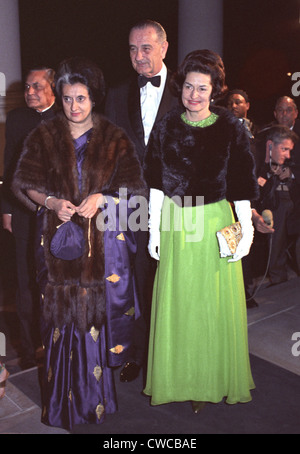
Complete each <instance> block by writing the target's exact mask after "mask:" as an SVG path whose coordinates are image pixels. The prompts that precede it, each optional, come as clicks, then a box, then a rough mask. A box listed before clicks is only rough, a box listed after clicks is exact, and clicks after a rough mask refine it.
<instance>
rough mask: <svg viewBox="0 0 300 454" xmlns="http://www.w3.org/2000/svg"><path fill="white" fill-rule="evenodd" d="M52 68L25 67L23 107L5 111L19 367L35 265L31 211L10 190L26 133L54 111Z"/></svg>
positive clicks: (29, 338)
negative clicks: (14, 260)
mask: <svg viewBox="0 0 300 454" xmlns="http://www.w3.org/2000/svg"><path fill="white" fill-rule="evenodd" d="M53 79H54V71H53V70H52V69H49V68H45V67H43V68H37V69H32V70H30V71H29V73H28V75H27V77H26V82H25V90H24V97H25V102H26V107H21V108H18V109H14V110H12V111H11V112H9V113H8V115H7V120H6V144H5V150H4V194H3V199H2V206H1V212H2V225H3V228H4V229H6V230H8V231H9V232H11V233H12V234H13V236H14V239H15V250H16V272H17V295H16V308H17V314H18V318H19V321H20V330H21V332H20V339H21V367H22V368H23V369H28V368H30V367H33V366H35V364H36V362H35V349H36V347H35V342H34V340H33V332H34V330H33V326H32V324H33V321H34V315H35V314H34V312H35V311H34V295H35V291H34V290H35V269H34V255H33V246H34V244H33V242H34V237H33V228H34V225H33V224H34V219H35V215H34V214H33V213H31V212H29V210H28V209H26V208H25V207H24V206H23V205H21V204H20V203H19V202H18V201H17V200H16V199H15V198H14V196H13V194H12V193H11V191H10V189H9V188H10V183H11V179H12V175H13V172H14V169H15V166H16V163H17V160H18V157H19V155H20V152H21V150H22V146H23V143H24V140H25V138H26V137H27V135H28V134H29V133H30V132H31V131H32V130H33V129H34V128H36V127H37V126H38V124H39V123H40V122H41V121H42V120H47V119H50V118H52V117H53V116H54V114H55V107H54V102H55V98H54V94H53V91H52V82H53Z"/></svg>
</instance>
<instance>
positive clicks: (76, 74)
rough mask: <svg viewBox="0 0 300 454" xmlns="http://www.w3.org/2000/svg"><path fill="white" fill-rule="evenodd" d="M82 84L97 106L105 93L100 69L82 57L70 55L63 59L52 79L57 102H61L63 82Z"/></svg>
mask: <svg viewBox="0 0 300 454" xmlns="http://www.w3.org/2000/svg"><path fill="white" fill-rule="evenodd" d="M76 83H80V84H83V85H85V86H86V87H87V89H88V92H89V96H90V98H91V101H92V102H93V103H95V104H96V105H97V106H99V105H100V104H101V102H102V101H103V98H104V95H105V83H104V77H103V73H102V71H101V69H100V68H99V67H98V66H97V65H96V64H95V63H94V62H92V61H90V60H88V59H86V58H84V57H71V58H68V59H66V60H63V61H62V62H61V63H60V64H59V67H58V69H57V72H56V75H55V79H54V93H55V95H56V100H57V102H58V103H59V104H61V103H62V88H63V85H64V84H70V85H74V84H76Z"/></svg>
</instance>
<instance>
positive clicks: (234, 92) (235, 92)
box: [227, 88, 249, 102]
mask: <svg viewBox="0 0 300 454" xmlns="http://www.w3.org/2000/svg"><path fill="white" fill-rule="evenodd" d="M231 95H241V96H242V97H243V98H244V100H245V101H246V102H249V96H248V94H247V93H246V92H245V91H244V90H241V89H240V88H234V89H233V90H230V91H229V92H228V93H227V101H228V99H229V96H231Z"/></svg>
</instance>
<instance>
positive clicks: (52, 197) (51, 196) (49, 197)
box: [44, 195, 56, 210]
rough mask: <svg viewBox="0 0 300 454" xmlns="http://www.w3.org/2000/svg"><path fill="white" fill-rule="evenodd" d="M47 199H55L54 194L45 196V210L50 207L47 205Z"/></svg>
mask: <svg viewBox="0 0 300 454" xmlns="http://www.w3.org/2000/svg"><path fill="white" fill-rule="evenodd" d="M49 199H56V197H55V195H48V197H46V199H45V202H44V205H45V207H46V208H47V210H50V208H49V207H48V205H47V202H48V200H49Z"/></svg>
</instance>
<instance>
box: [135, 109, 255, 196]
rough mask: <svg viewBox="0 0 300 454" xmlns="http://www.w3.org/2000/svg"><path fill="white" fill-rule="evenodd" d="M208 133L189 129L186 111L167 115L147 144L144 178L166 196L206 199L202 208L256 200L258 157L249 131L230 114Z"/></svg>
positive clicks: (221, 117)
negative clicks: (254, 153)
mask: <svg viewBox="0 0 300 454" xmlns="http://www.w3.org/2000/svg"><path fill="white" fill-rule="evenodd" d="M211 110H212V111H213V112H215V113H216V114H217V115H218V119H217V121H216V122H215V123H214V124H212V125H210V126H207V127H205V128H200V127H194V126H190V125H188V124H186V123H185V122H184V121H183V120H182V119H181V118H180V115H181V113H182V109H175V110H172V111H170V112H169V113H167V114H166V115H165V116H164V118H163V119H162V120H161V121H160V122H159V123H158V124H157V125H156V126H155V128H154V130H153V132H152V136H151V138H150V140H149V144H148V151H147V155H146V158H145V165H144V175H145V178H146V181H147V184H148V185H149V187H152V188H157V189H161V190H162V191H163V192H164V193H165V194H166V195H167V196H168V197H170V198H172V197H173V196H175V195H176V196H180V197H181V198H182V199H183V197H184V196H192V198H193V204H194V201H195V200H196V197H197V196H204V203H205V204H208V203H213V202H217V201H220V200H222V199H224V198H226V199H227V200H229V201H235V200H244V199H246V200H253V199H256V198H257V197H258V185H257V181H256V176H255V165H254V158H253V155H252V153H251V151H250V142H249V139H248V137H247V134H246V132H245V128H244V127H243V126H242V125H241V124H240V122H239V121H238V120H237V119H236V118H235V117H234V116H233V115H232V114H231V113H230V112H229V111H228V110H226V109H223V108H217V107H215V108H212V109H211Z"/></svg>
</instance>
